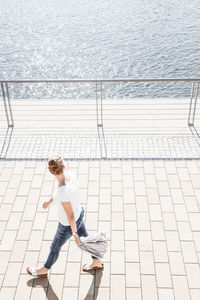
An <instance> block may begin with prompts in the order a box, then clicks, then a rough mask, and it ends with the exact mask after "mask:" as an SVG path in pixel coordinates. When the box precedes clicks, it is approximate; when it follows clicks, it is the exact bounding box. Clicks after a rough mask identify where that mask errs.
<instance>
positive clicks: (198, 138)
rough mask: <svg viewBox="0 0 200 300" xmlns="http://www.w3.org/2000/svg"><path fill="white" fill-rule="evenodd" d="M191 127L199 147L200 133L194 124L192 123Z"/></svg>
mask: <svg viewBox="0 0 200 300" xmlns="http://www.w3.org/2000/svg"><path fill="white" fill-rule="evenodd" d="M189 128H190V131H191V132H192V135H193V136H194V138H195V140H196V142H197V144H198V145H199V147H200V135H199V133H198V131H197V129H196V127H195V126H194V125H190V126H189Z"/></svg>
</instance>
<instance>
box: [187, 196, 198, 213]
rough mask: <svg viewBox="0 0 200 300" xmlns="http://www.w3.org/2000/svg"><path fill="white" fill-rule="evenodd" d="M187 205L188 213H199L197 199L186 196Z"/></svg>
mask: <svg viewBox="0 0 200 300" xmlns="http://www.w3.org/2000/svg"><path fill="white" fill-rule="evenodd" d="M185 205H186V209H187V211H188V212H199V207H198V203H197V200H196V197H194V196H192V197H190V196H186V197H185Z"/></svg>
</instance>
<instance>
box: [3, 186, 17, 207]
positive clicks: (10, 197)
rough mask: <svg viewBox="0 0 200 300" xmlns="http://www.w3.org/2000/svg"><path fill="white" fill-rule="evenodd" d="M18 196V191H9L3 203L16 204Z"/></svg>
mask: <svg viewBox="0 0 200 300" xmlns="http://www.w3.org/2000/svg"><path fill="white" fill-rule="evenodd" d="M16 194H17V189H13V188H12V189H9V188H8V189H7V190H6V192H5V195H4V197H3V203H14V202H15V198H16Z"/></svg>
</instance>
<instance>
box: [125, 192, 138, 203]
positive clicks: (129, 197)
mask: <svg viewBox="0 0 200 300" xmlns="http://www.w3.org/2000/svg"><path fill="white" fill-rule="evenodd" d="M123 199H124V203H135V194H134V190H133V189H123Z"/></svg>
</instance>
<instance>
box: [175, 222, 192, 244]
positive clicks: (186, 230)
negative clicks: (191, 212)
mask: <svg viewBox="0 0 200 300" xmlns="http://www.w3.org/2000/svg"><path fill="white" fill-rule="evenodd" d="M177 226H178V232H179V237H180V240H182V241H192V240H193V234H195V233H196V232H193V233H192V231H191V227H190V223H189V222H178V223H177Z"/></svg>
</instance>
